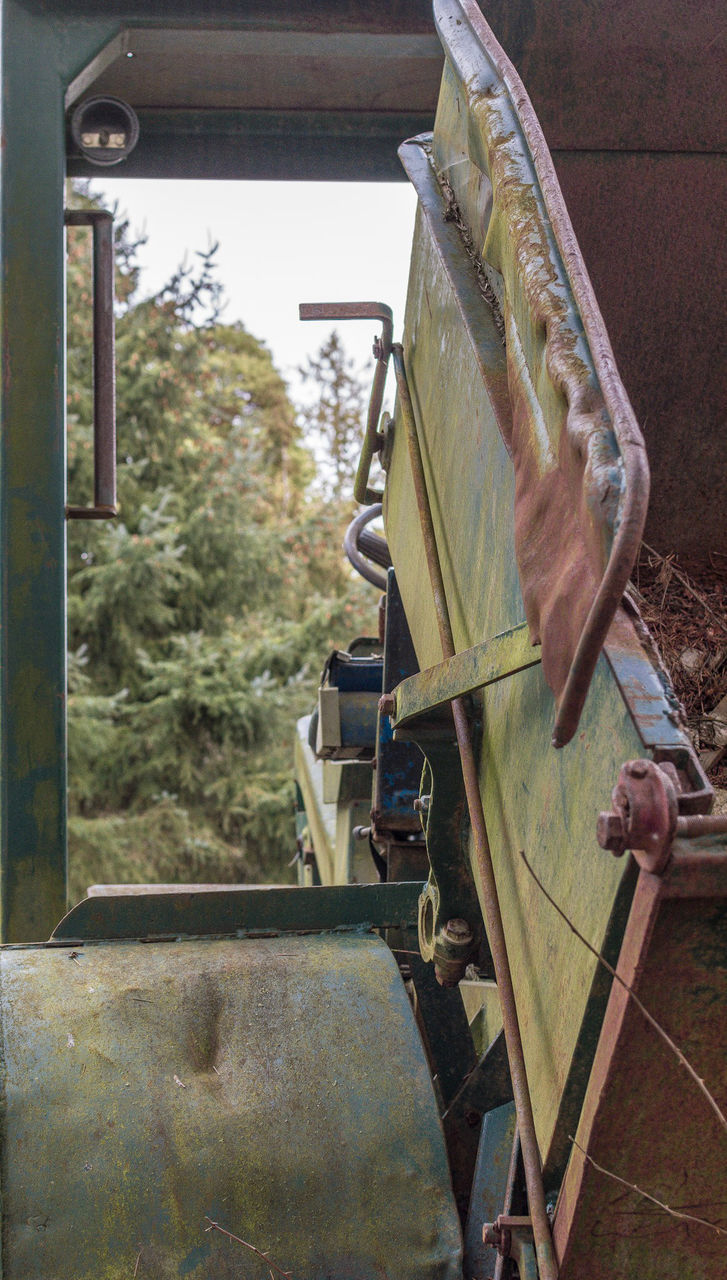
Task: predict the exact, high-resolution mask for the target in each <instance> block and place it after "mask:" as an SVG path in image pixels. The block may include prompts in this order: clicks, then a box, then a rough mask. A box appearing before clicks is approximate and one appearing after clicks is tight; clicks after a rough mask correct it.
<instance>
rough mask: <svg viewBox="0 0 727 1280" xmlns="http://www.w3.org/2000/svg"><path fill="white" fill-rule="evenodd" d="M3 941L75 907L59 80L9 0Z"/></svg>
mask: <svg viewBox="0 0 727 1280" xmlns="http://www.w3.org/2000/svg"><path fill="white" fill-rule="evenodd" d="M1 20H2V67H1V71H2V135H3V144H4V145H3V149H2V156H1V159H0V165H1V169H0V253H1V255H2V315H1V318H0V326H1V328H2V335H1V337H2V341H1V345H0V349H1V350H2V359H3V377H2V382H1V384H0V520H1V522H2V524H1V530H2V592H1V594H0V611H1V616H0V664H1V667H2V706H1V713H0V724H1V734H2V744H1V750H0V809H1V823H2V826H1V830H2V845H1V849H0V938H1V939H2V941H3V942H18V941H23V942H25V941H31V940H35V939H42V938H47V937H48V935H49V934H50V932H51V930H52V928H53V926H54V925H55V924H56V923H57V921H58V918H59V917H60V916H61V915H62V914H63V912H64V911H65V906H66V808H65V796H66V749H65V676H66V664H65V651H66V635H65V574H66V563H65V527H64V518H63V517H64V511H63V508H64V496H65V476H66V456H65V415H64V400H65V388H64V359H63V328H64V326H63V314H64V301H63V294H64V261H63V239H64V236H63V182H64V171H65V137H64V120H63V89H62V84H61V80H60V76H59V74H58V70H57V59H56V57H55V41H54V38H53V33H52V31H51V29H50V26H49V24H48V23H47V21H46V20H45V19H43V18H42V17H38V16H37V15H36V14H35V13H34V12H31V11H29V10H28V9H27V8H25V7H23V6H21V5H20V4H19V3H16V0H4V3H3V6H2V19H1Z"/></svg>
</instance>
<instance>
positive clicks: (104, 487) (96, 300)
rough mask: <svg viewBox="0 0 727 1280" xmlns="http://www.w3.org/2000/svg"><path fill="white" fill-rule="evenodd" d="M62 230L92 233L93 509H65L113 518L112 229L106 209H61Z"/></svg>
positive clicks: (77, 515) (74, 514)
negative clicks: (76, 229) (80, 228)
mask: <svg viewBox="0 0 727 1280" xmlns="http://www.w3.org/2000/svg"><path fill="white" fill-rule="evenodd" d="M64 221H65V224H66V226H67V227H91V228H92V229H93V506H92V507H72V506H69V507H66V515H67V516H68V517H69V518H70V519H76V520H106V519H108V518H109V517H110V516H115V515H116V357H115V350H114V227H113V214H111V213H109V211H108V210H107V209H67V210H66V212H65V215H64Z"/></svg>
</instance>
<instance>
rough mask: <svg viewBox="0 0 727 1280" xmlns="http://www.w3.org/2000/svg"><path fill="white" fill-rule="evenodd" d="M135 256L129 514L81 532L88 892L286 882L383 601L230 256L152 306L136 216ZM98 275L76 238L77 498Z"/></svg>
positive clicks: (126, 246)
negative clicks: (221, 281)
mask: <svg viewBox="0 0 727 1280" xmlns="http://www.w3.org/2000/svg"><path fill="white" fill-rule="evenodd" d="M82 198H83V197H82ZM117 263H118V264H119V265H118V276H117V298H118V319H117V436H118V456H119V467H118V492H119V499H120V506H121V511H120V516H119V518H118V519H117V520H116V521H113V522H108V523H104V524H100V523H96V522H88V521H83V522H81V521H79V522H76V523H72V524H71V525H70V527H69V547H68V559H69V647H70V659H69V695H70V696H69V751H70V779H71V780H70V796H69V799H70V846H71V881H72V896H73V897H74V898H76V897H78V896H80V894H81V892H82V891H83V889H84V887H85V885H86V884H88V883H90V882H92V881H95V880H99V879H105V880H107V881H116V880H150V881H160V880H200V879H204V880H214V881H221V882H222V881H229V880H235V879H239V880H248V879H251V878H257V879H260V878H262V879H264V880H270V879H277V878H278V877H280V876H283V875H285V866H286V864H287V862H288V860H289V858H290V854H291V851H292V849H293V847H294V830H293V792H294V785H293V781H292V763H291V757H292V739H293V732H294V724H295V720H296V718H297V717H298V716H299V715H301V714H302V713H303V712H304V711H305V710H307V709H308V708H309V706H310V705H311V703H312V701H313V697H314V690H315V686H316V684H317V675H318V670H319V668H320V665H321V662H322V659H323V657H324V656H325V653H326V650H327V648H328V647H330V645H331V642H334V643H338V644H340V645H342V646H343V645H345V644H346V642H347V640H348V639H349V638H350V636H351V634H355V633H356V631H357V630H360V629H364V630H368V629H369V628H370V625H371V623H370V621H369V613H373V608H374V606H375V598H374V597H373V595H372V593H371V592H370V589H367V588H366V587H365V586H363V584H360V583H359V581H358V580H353V579H352V577H351V575H350V573H349V572H348V570H347V567H346V566H345V564H344V562H343V560H342V557H341V554H340V542H341V535H342V528H341V509H340V507H339V506H338V504H336V503H332V502H328V503H326V502H322V501H321V498H320V493H318V495H317V496H312V495H313V493H314V490H315V485H314V484H313V481H314V462H313V459H312V456H311V454H310V452H309V451H308V449H307V448H306V447H305V445H304V442H303V439H302V434H301V424H300V418H299V417H298V416H297V415H296V411H295V409H294V407H293V405H292V404H291V402H290V399H289V397H288V394H287V391H286V388H285V385H284V383H283V381H282V379H281V378H280V376H279V374H278V373H277V371H276V370H275V368H274V365H273V362H272V359H271V356H270V353H269V351H268V350H267V349H266V347H265V346H264V345H263V344H262V343H260V342H259V341H258V340H257V339H255V338H253V337H252V336H251V335H250V334H249V333H247V332H246V330H245V329H244V327H243V326H242V325H240V324H232V325H223V324H221V323H220V321H219V314H218V312H219V302H220V291H219V287H218V285H217V283H216V279H215V274H214V255H213V253H208V254H203V255H199V257H198V259H197V267H196V269H195V270H193V271H180V272H178V273H177V274H176V275H175V276H174V278H173V279H172V280H171V281H170V282H169V284H168V285H167V286H166V287H165V288H164V289H162V290H161V291H160V292H159V293H157V294H156V295H155V296H154V297H152V298H149V299H142V300H139V299H138V298H137V293H136V290H137V285H138V273H137V269H136V265H135V254H134V244H133V241H131V240H130V238H129V236H128V230H127V228H126V227H123V226H122V227H121V228H120V230H119V232H118V233H117ZM88 281H89V263H88V254H87V248H86V246H85V244H84V241H83V238H82V237H80V236H79V237H77V236H74V237H73V239H72V240H71V239H70V238H69V262H68V289H69V351H68V369H69V377H68V417H69V500H70V501H72V502H82V501H84V500H85V495H87V494H88V492H89V491H90V487H91V485H92V449H91V441H92V423H91V413H92V405H91V386H90V381H91V379H90V323H89V316H90V298H89V284H88ZM353 399H354V392H353V389H352V388H351V389H350V400H351V403H353ZM341 458H343V454H341ZM341 465H343V464H341Z"/></svg>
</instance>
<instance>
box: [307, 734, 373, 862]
mask: <svg viewBox="0 0 727 1280" xmlns="http://www.w3.org/2000/svg"><path fill="white" fill-rule="evenodd" d="M309 723H310V716H304V717H303V718H302V719H301V720H299V721H298V725H297V733H296V738H295V774H296V778H297V780H298V785H299V787H300V790H301V793H302V796H303V801H304V804H305V811H306V817H307V820H308V827H309V831H310V836H311V840H312V843H313V848H314V850H315V855H316V862H317V865H318V872H319V875H320V878H321V881H322V883H323V884H328V885H335V884H349V883H358V884H367V883H368V882H369V881H371V880H373V879H374V878H375V876H376V871H375V868H374V864H373V861H372V858H371V854H370V852H369V846H368V841H365V840H354V838H353V828H354V827H356V826H365V825H367V824H368V823H369V822H370V818H371V778H372V770H371V766H370V764H362V763H360V762H358V761H352V762H346V763H338V762H337V761H333V760H317V759H316V757H315V756H314V754H313V752H312V751H311V749H310V747H309V745H308V726H309ZM331 775H333V778H334V779H335V784H334V786H333V787H332V788H330V791H329V782H330V780H331Z"/></svg>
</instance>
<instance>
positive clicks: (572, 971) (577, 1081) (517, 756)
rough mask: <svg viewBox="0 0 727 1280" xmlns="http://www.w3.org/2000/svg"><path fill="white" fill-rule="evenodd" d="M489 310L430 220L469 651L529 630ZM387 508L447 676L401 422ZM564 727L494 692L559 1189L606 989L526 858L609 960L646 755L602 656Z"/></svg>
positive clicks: (427, 246)
mask: <svg viewBox="0 0 727 1280" xmlns="http://www.w3.org/2000/svg"><path fill="white" fill-rule="evenodd" d="M472 288H473V294H476V289H475V286H474V285H473V286H472ZM481 312H482V315H481V317H480V321H481V324H480V329H479V331H478V332H477V333H475V334H472V333H471V332H468V331H467V330H466V329H465V327H464V325H463V324H462V319H461V311H460V300H459V299H458V297H457V296H456V295H455V292H454V290H453V288H452V285H451V282H450V280H449V278H448V276H447V273H446V271H445V269H444V266H443V263H442V260H441V258H440V255H439V251H438V249H437V247H436V245H435V243H434V241H433V238H432V235H431V232H430V230H429V227H428V225H427V222H426V219H425V218H424V217H423V215H422V213H421V211H420V212H419V213H418V216H417V223H416V230H415V239H414V248H413V255H412V267H411V273H410V284H409V296H408V301H407V313H406V323H405V334H406V337H405V353H406V361H407V372H408V376H409V383H410V390H411V395H412V400H413V403H414V408H415V413H416V418H417V427H418V431H419V435H420V441H421V449H422V455H423V459H424V466H425V471H426V478H427V486H428V492H429V498H430V503H431V507H432V513H433V518H434V524H435V529H436V537H437V545H438V549H439V554H440V557H441V562H442V570H443V574H444V579H445V588H446V593H447V602H448V606H449V611H450V616H451V620H452V627H453V632H454V638H455V644H456V647H457V650H462V649H469V648H472V647H473V646H475V645H478V644H480V643H482V642H483V641H485V640H486V639H487V638H489V637H491V636H495V635H498V634H499V633H501V632H504V631H507V630H508V629H510V628H513V627H517V626H518V625H519V624H520V623H521V622H522V620H523V618H524V616H525V610H524V606H523V603H522V596H521V593H520V586H519V579H518V572H517V564H516V558H515V549H514V529H513V510H514V498H515V493H514V489H515V481H514V474H513V467H512V462H511V459H510V457H509V455H508V453H507V450H506V447H505V444H504V442H503V438H502V435H501V433H500V430H499V428H498V422H497V413H496V407H497V406H493V401H492V399H491V396H490V394H488V391H487V390H486V388H485V386H484V384H483V379H482V372H481V368H482V362H483V359H485V360H486V359H488V349H489V351H491V353H492V360H493V362H495V360H496V356H497V351H496V346H497V347H499V350H500V352H501V351H502V347H501V341H500V338H499V335H498V334H497V330H496V328H495V324H494V321H491V320H490V319H488V313H487V308H486V307H485V305H484V304H483V303H482V304H481ZM488 326H489V328H488ZM483 352H484V355H483ZM500 359H501V356H500ZM463 459H466V465H463ZM384 510H385V519H386V536H387V541H388V543H389V547H390V549H391V552H392V556H393V560H394V565H395V567H396V572H397V580H398V581H399V583H400V585H401V592H402V598H403V600H404V605H405V608H406V612H407V617H408V619H409V623H410V627H411V631H412V637H413V640H414V644H415V647H416V650H417V657H418V659H419V662H420V665H421V666H422V667H428V666H435V665H436V664H437V663H439V662H440V661H441V658H442V653H441V648H440V645H439V640H438V638H437V635H438V631H437V625H436V619H435V615H434V608H433V604H432V595H431V588H430V585H429V578H428V573H427V569H426V563H425V558H424V550H423V544H422V540H421V536H420V534H419V520H418V514H417V509H416V503H415V499H414V493H413V486H412V483H411V477H410V473H409V460H408V454H407V447H406V441H405V438H404V433H403V429H400V426H399V422H398V419H395V424H394V429H393V445H392V451H391V457H390V464H389V470H388V476H387V492H386V497H385V506H384ZM552 721H553V697H552V694H551V693H550V691H549V689H548V687H547V685H546V684H545V680H544V678H543V673H542V669H541V668H540V667H533V668H531V669H529V670H526V671H521V672H519V673H518V674H517V675H514V676H512V677H510V678H508V679H505V680H502V681H500V682H499V683H497V684H493V685H490V686H489V687H488V688H487V689H486V690H485V692H484V695H483V746H482V754H481V779H482V795H483V801H484V807H485V814H486V818H487V822H488V830H489V835H490V840H491V843H492V851H493V861H494V866H495V873H496V877H497V882H498V889H499V892H500V895H501V902H502V908H503V915H504V917H505V928H506V936H507V943H508V949H509V952H510V956H511V962H512V966H513V969H514V973H515V978H516V990H517V1002H518V1014H519V1017H520V1021H521V1026H522V1031H523V1038H524V1043H525V1055H526V1063H527V1067H528V1077H529V1080H530V1087H531V1091H532V1096H533V1106H534V1111H535V1120H536V1126H537V1132H538V1138H539V1142H540V1146H541V1152H542V1155H543V1158H544V1161H545V1163H546V1166H547V1168H546V1173H547V1174H548V1176H551V1177H552V1176H554V1175H555V1176H557V1175H558V1174H559V1173H561V1172H562V1169H563V1167H564V1164H565V1160H566V1159H567V1154H568V1150H569V1146H568V1137H567V1135H568V1133H569V1132H572V1128H570V1127H569V1126H571V1125H572V1124H573V1122H574V1120H575V1119H577V1116H578V1113H579V1110H580V1106H581V1103H582V1099H583V1095H584V1092H585V1087H586V1084H587V1078H588V1071H589V1069H590V1063H591V1061H592V1058H593V1053H594V1051H595V1045H596V1040H597V1035H598V1027H599V1025H600V1020H601V1018H602V1016H603V1011H604V1008H605V1003H606V999H607V994H608V982H607V981H605V980H604V976H603V974H602V972H600V971H599V966H598V965H597V963H596V961H595V960H594V959H593V957H592V956H590V955H589V954H588V952H587V951H586V950H585V948H583V947H582V946H580V945H579V944H578V943H576V941H575V939H574V938H573V935H572V934H570V933H569V931H568V930H567V928H566V926H565V925H563V923H562V921H560V920H559V919H558V918H557V917H556V916H555V914H554V913H553V912H552V909H551V908H550V907H549V906H548V904H547V902H546V901H545V900H544V898H543V897H542V895H541V894H540V891H539V890H538V888H537V887H536V886H535V884H534V882H533V881H532V880H531V879H530V877H529V874H528V872H527V870H526V868H525V866H524V864H523V863H522V861H521V860H520V858H519V851H520V849H521V848H522V849H525V850H526V851H527V853H528V857H529V858H530V860H531V862H532V863H533V865H534V867H535V869H536V871H537V873H538V874H539V875H540V876H541V877H542V879H543V880H544V882H545V883H546V885H547V887H548V888H549V890H551V891H552V893H553V894H554V896H555V897H556V898H557V899H558V900H559V901H562V902H563V903H564V905H566V907H567V909H568V911H569V913H570V914H571V915H572V917H573V918H574V920H575V922H576V924H578V926H579V927H580V928H581V929H582V930H583V931H584V932H585V933H586V934H587V936H588V937H589V939H590V940H591V941H592V942H593V944H594V945H595V946H596V947H598V948H599V949H601V950H605V952H606V953H607V954H608V955H609V956H610V957H611V959H613V958H614V957H615V954H617V950H618V945H619V942H620V938H621V935H622V932H623V927H624V923H625V916H626V913H627V911H628V904H629V900H630V896H631V892H632V888H633V885H632V877H631V875H630V873H629V871H628V870H627V868H626V867H625V866H624V865H623V864H618V863H616V862H614V861H613V860H612V859H610V858H608V857H607V856H606V855H604V853H603V852H602V851H601V850H600V849H599V848H598V846H597V843H596V838H595V824H596V817H597V814H598V812H599V809H601V808H602V807H603V805H604V804H605V803H606V802H607V800H608V797H609V794H610V790H611V787H612V786H613V781H614V779H615V778H616V777H617V775H618V771H619V768H620V766H621V764H622V763H623V760H624V759H628V758H629V757H632V756H635V755H639V754H641V751H642V745H641V740H640V738H639V735H638V733H637V731H636V728H635V726H634V723H633V721H632V719H631V717H630V716H629V714H628V712H627V710H626V707H625V705H624V702H623V699H622V697H621V694H620V692H619V689H618V686H617V684H616V682H615V680H614V678H613V676H612V674H611V671H610V668H609V667H608V664H607V663H606V661H605V659H604V658H603V657H602V658H601V659H599V662H598V665H597V667H596V672H595V676H594V680H593V684H592V686H591V690H590V693H589V695H588V699H587V701H586V705H585V709H584V713H583V717H582V721H581V725H580V728H579V732H578V733H577V734H576V736H575V738H574V739H573V741H572V742H571V743H570V744H568V746H566V747H564V748H563V749H562V750H561V751H559V752H556V751H553V750H552V749H551V748H550V747H549V745H548V744H549V742H550V735H551V727H552Z"/></svg>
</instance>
